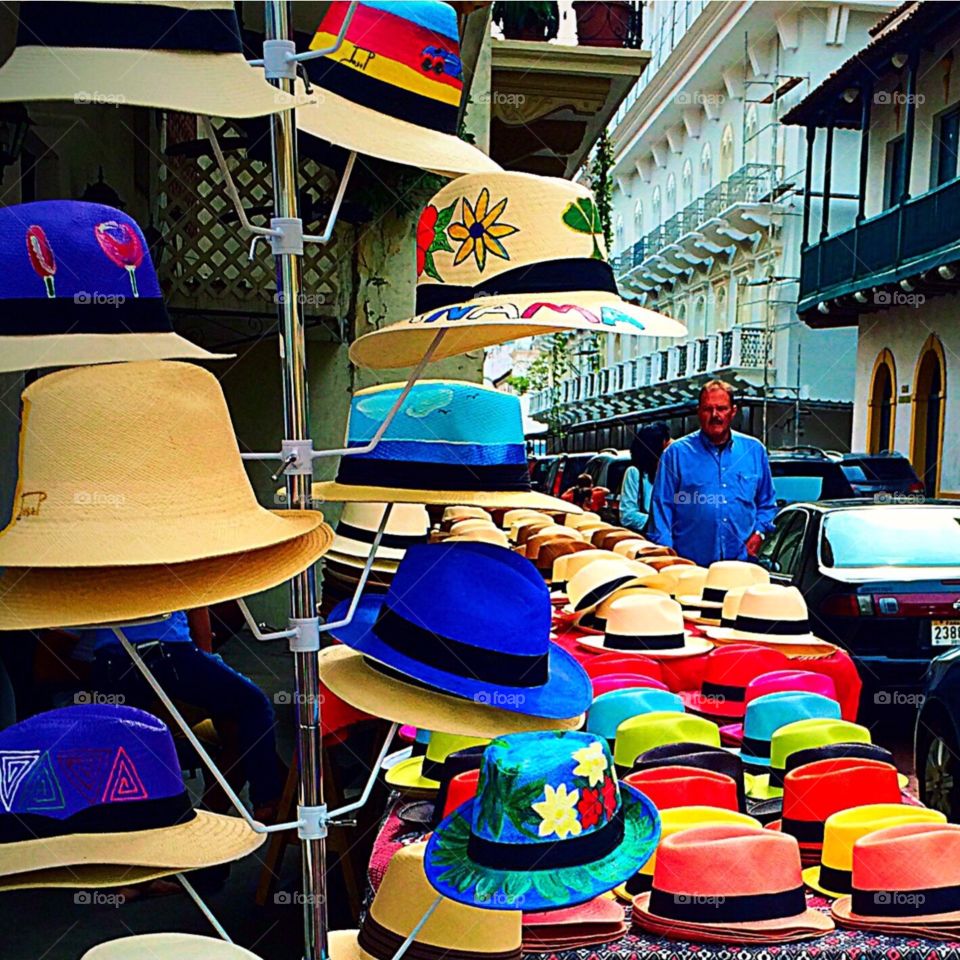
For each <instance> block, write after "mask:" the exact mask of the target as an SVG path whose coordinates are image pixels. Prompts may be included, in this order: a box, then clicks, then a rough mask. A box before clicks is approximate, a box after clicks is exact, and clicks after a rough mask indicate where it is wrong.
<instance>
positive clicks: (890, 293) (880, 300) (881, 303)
mask: <svg viewBox="0 0 960 960" xmlns="http://www.w3.org/2000/svg"><path fill="white" fill-rule="evenodd" d="M873 302H874V303H875V304H876V305H877V306H878V307H922V306H923V305H924V304H925V303H926V302H927V298H926V297H925V296H924V295H923V294H922V293H907V292H906V291H905V290H876V291H874V294H873Z"/></svg>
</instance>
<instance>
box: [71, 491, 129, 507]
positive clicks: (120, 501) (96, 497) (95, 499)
mask: <svg viewBox="0 0 960 960" xmlns="http://www.w3.org/2000/svg"><path fill="white" fill-rule="evenodd" d="M73 502H74V503H75V504H76V505H77V506H78V507H122V506H123V505H124V504H125V503H126V502H127V498H126V497H125V496H124V495H123V494H122V493H113V492H111V491H109V490H77V491H76V493H74V495H73Z"/></svg>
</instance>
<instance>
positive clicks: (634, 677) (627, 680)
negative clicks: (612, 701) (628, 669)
mask: <svg viewBox="0 0 960 960" xmlns="http://www.w3.org/2000/svg"><path fill="white" fill-rule="evenodd" d="M630 687H652V688H653V689H654V690H669V689H670V688H669V687H668V686H667V685H666V684H665V683H663V682H662V681H661V680H654V679H653V678H652V677H648V676H646V675H645V674H642V673H612V674H607V675H606V676H603V677H596V678H595V679H594V681H593V697H594V699H596V698H597V697H599V696H600V694H601V693H609V692H610V691H611V690H625V689H629V688H630Z"/></svg>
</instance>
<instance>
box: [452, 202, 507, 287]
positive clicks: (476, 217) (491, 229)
mask: <svg viewBox="0 0 960 960" xmlns="http://www.w3.org/2000/svg"><path fill="white" fill-rule="evenodd" d="M506 209H507V198H506V197H504V198H503V199H502V200H501V201H500V202H499V203H496V204H494V206H492V207H491V206H490V191H489V190H488V189H487V188H486V187H484V188H483V189H482V190H481V191H480V196H478V197H477V202H476V203H475V204H474V205H473V206H472V207H471V206H470V201H469V200H467V198H466V197H464V198H463V201H462V203H461V206H460V217H461V219H460V220H459V221H458V222H456V223H451V224H450V226H449V227H448V228H447V233H448V234H449V236H450V239H451V240H456V241H457V242H458V243H459V244H460V247H459V248H458V249H457V253H456V256H455V257H454V258H453V265H454V266H455V267H456V266H459V265H460V264H461V263H463V261H464V260H466V259H467V258H468V257H469V256H470V255H471V254H472V255H473V256H474V257H475V258H476V261H477V269H478V270H479V271H480V272H481V273H482V272H483V268H484V266H485V265H486V262H487V253H488V252H489V253H491V254H493V256H495V257H500V258H501V259H503V260H509V259H510V254H508V253H507V249H506V247H504V245H503V244H502V243H501V242H500V241H501V240H502V239H503V238H504V237H509V236H510V234H511V233H516V232H517V230H518V228H517V227H514V226H511V225H510V224H509V223H502V222H501V223H498V222H497V221H498V218H499V217H500V215H501V214H502V213H503V212H504V211H505V210H506Z"/></svg>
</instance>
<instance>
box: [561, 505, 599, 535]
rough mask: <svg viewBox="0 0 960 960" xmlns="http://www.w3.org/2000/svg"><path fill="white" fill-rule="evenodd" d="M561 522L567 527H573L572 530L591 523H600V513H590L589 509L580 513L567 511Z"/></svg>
mask: <svg viewBox="0 0 960 960" xmlns="http://www.w3.org/2000/svg"><path fill="white" fill-rule="evenodd" d="M563 522H564V523H565V524H566V525H567V526H568V527H573V529H574V530H579V529H580V528H581V527H589V526H592V525H593V524H596V523H600V514H599V513H591V512H590V511H589V510H588V511H586V512H584V513H580V514H576V513H569V514H567V516H566V517H564V518H563Z"/></svg>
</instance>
